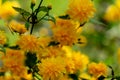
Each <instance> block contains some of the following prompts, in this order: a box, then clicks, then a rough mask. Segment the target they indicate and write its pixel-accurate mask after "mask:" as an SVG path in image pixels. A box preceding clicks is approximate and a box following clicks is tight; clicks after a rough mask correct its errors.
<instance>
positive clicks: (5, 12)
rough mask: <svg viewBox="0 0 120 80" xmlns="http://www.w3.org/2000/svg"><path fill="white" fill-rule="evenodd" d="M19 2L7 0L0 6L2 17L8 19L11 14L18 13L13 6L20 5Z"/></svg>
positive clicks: (0, 15) (0, 16)
mask: <svg viewBox="0 0 120 80" xmlns="http://www.w3.org/2000/svg"><path fill="white" fill-rule="evenodd" d="M19 6H20V5H19V3H18V2H16V1H6V2H5V3H3V4H2V5H1V6H0V18H2V19H8V18H9V17H11V16H15V15H17V14H18V13H17V12H16V11H15V10H14V9H13V8H12V7H19Z"/></svg>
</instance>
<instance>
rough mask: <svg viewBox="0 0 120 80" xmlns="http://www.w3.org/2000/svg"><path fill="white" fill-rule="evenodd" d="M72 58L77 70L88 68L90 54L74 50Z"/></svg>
mask: <svg viewBox="0 0 120 80" xmlns="http://www.w3.org/2000/svg"><path fill="white" fill-rule="evenodd" d="M72 60H73V62H74V64H75V71H77V70H80V71H81V72H82V71H83V70H85V69H86V67H87V65H88V63H89V58H88V56H86V55H84V54H82V53H80V52H73V55H72Z"/></svg>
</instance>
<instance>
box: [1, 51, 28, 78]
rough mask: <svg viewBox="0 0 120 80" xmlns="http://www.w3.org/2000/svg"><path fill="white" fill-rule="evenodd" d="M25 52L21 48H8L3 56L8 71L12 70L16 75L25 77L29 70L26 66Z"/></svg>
mask: <svg viewBox="0 0 120 80" xmlns="http://www.w3.org/2000/svg"><path fill="white" fill-rule="evenodd" d="M24 60H25V56H24V52H23V51H20V50H12V49H7V50H6V53H5V55H4V56H3V57H2V61H3V66H4V67H5V69H6V71H11V72H12V74H14V75H16V76H20V77H23V76H24V74H25V72H27V70H26V68H25V66H24Z"/></svg>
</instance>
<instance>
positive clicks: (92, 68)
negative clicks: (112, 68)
mask: <svg viewBox="0 0 120 80" xmlns="http://www.w3.org/2000/svg"><path fill="white" fill-rule="evenodd" d="M88 71H89V73H90V74H92V75H93V76H94V77H96V78H98V77H100V76H101V75H102V76H106V75H107V66H106V65H105V64H104V63H98V64H97V63H94V62H92V63H90V64H89V65H88Z"/></svg>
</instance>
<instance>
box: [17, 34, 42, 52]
mask: <svg viewBox="0 0 120 80" xmlns="http://www.w3.org/2000/svg"><path fill="white" fill-rule="evenodd" d="M17 44H18V45H19V47H20V48H21V49H22V50H24V51H27V52H29V51H30V52H37V51H38V50H39V49H40V43H39V40H38V38H37V37H36V36H34V35H22V36H21V37H20V39H19V40H18V41H17Z"/></svg>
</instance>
